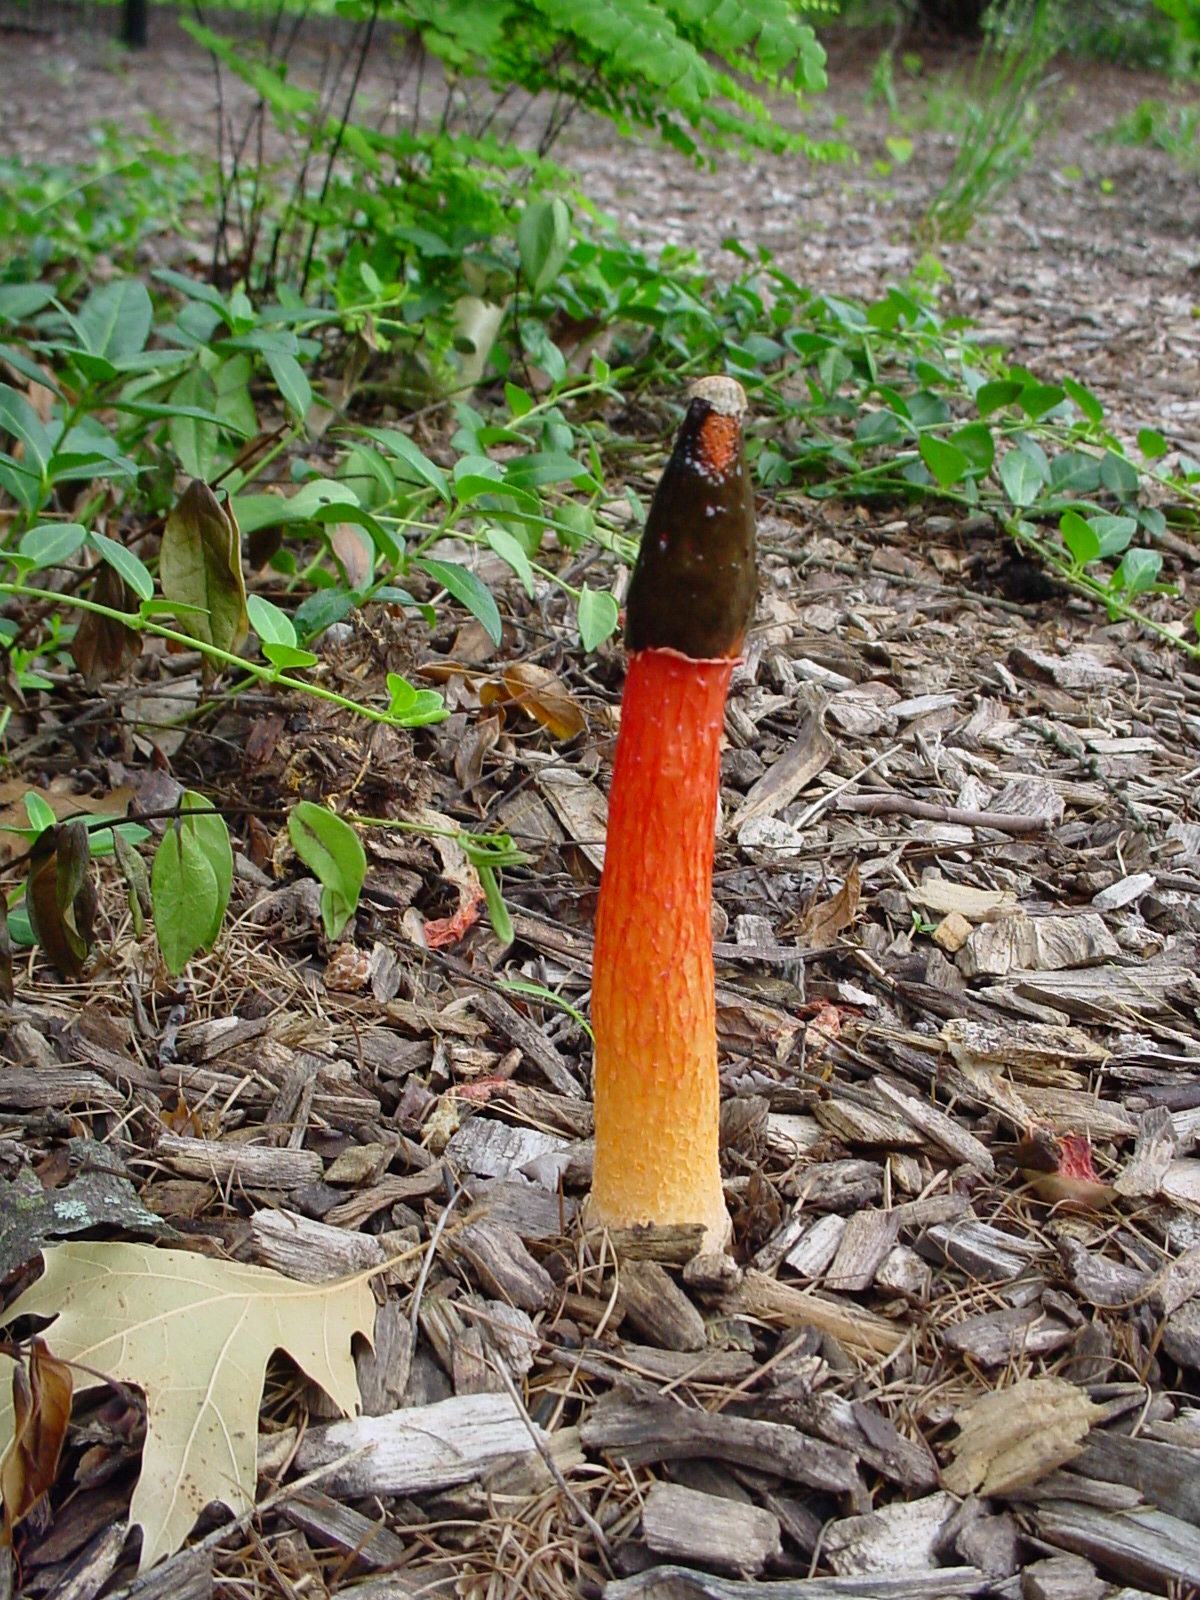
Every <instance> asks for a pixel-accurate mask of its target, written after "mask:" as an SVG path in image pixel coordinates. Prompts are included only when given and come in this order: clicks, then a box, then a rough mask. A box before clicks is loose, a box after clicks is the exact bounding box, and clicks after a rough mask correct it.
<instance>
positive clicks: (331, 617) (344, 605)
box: [292, 589, 357, 640]
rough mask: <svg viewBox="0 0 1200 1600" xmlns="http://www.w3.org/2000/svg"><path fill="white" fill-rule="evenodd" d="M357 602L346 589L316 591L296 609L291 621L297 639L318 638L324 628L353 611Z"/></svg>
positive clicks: (329, 626)
mask: <svg viewBox="0 0 1200 1600" xmlns="http://www.w3.org/2000/svg"><path fill="white" fill-rule="evenodd" d="M356 604H357V601H356V600H355V598H354V596H353V595H352V594H351V593H350V591H349V590H348V589H318V590H317V592H316V594H310V595H309V597H308V599H307V600H302V601H301V602H300V604H299V605H298V606H297V607H296V612H295V615H294V616H293V618H292V621H293V622H294V623H295V625H296V634H297V636H298V637H299V638H301V639H305V640H311V639H316V638H319V637H320V635H321V634H323V633H324V632H325V630H326V628H332V627H333V625H334V623H335V622H341V621H342V619H343V618H344V617H348V616H349V615H350V613H351V612H352V611H353V610H354V607H355V606H356Z"/></svg>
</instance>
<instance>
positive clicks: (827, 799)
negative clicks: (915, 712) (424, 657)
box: [795, 744, 900, 833]
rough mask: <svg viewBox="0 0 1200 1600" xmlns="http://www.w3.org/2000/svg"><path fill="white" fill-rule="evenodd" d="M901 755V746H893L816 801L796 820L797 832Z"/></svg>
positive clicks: (882, 751)
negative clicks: (876, 769)
mask: <svg viewBox="0 0 1200 1600" xmlns="http://www.w3.org/2000/svg"><path fill="white" fill-rule="evenodd" d="M899 753H900V746H899V745H898V744H894V745H892V746H891V748H890V749H888V750H881V751H880V752H879V754H878V755H877V756H876V757H875V759H874V760H873V761H868V762H867V764H866V766H865V767H863V768H862V769H861V770H860V771H858V772H856V773H854V774H853V775H852V776H851V777H849V778H847V779H846V780H845V782H844V783H839V784H838V786H837V788H836V789H831V790H830V791H829V793H828V794H823V795H822V796H821V798H820V799H819V800H814V801H813V803H812V805H810V806H809V807H808V808H807V810H805V811H802V812H801V813H800V815H799V816H798V817H797V818H796V823H795V827H796V832H797V833H799V832H800V830H801V829H803V828H807V827H808V825H809V823H810V822H815V821H816V819H817V818H818V817H819V816H820V815H821V813H822V811H824V810H825V807H826V806H828V805H830V804H832V802H833V801H834V800H836V799H837V798H838V796H839V795H842V794H845V792H846V790H847V789H851V788H853V787H854V785H855V784H856V783H859V782H860V781H861V780H862V779H863V778H865V777H866V775H867V773H868V772H872V771H874V769H875V768H876V767H878V766H881V765H882V764H883V762H885V761H887V760H888V759H889V757H891V756H895V755H899Z"/></svg>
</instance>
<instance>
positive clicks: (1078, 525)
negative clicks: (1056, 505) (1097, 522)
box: [1058, 511, 1100, 567]
mask: <svg viewBox="0 0 1200 1600" xmlns="http://www.w3.org/2000/svg"><path fill="white" fill-rule="evenodd" d="M1058 526H1059V531H1060V532H1061V534H1062V538H1063V543H1064V544H1065V545H1066V547H1067V549H1068V550H1069V551H1070V552H1071V559H1072V560H1073V561H1074V563H1075V565H1076V566H1077V567H1086V566H1087V565H1088V564H1089V563H1090V562H1092V561H1095V560H1097V559H1098V558H1099V555H1100V539H1099V537H1098V535H1097V534H1096V532H1095V530H1094V529H1093V528H1090V527H1089V526H1088V524H1087V523H1086V522H1085V521H1084V520H1083V518H1082V517H1081V516H1080V515H1079V513H1078V512H1077V511H1065V512H1064V513H1063V516H1062V519H1061V521H1060V522H1059V524H1058Z"/></svg>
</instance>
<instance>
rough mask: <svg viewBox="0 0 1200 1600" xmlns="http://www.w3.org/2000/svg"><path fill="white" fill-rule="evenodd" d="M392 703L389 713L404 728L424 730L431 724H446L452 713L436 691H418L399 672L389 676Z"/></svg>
mask: <svg viewBox="0 0 1200 1600" xmlns="http://www.w3.org/2000/svg"><path fill="white" fill-rule="evenodd" d="M387 686H388V694H389V695H390V697H391V703H390V705H389V706H388V711H389V713H390V714H391V716H392V719H393V720H394V721H395V722H396V723H398V724H399V725H400V727H402V728H423V727H425V726H427V724H429V723H431V722H445V720H446V718H447V717H448V716H449V715H450V713H449V712H448V711H447V710H446V706H445V702H444V701H443V700H442V697H441V695H440V694H438V692H437V690H436V689H418V688H417V687H416V686H415V685H414V684H411V683H409V681H408V679H407V678H402V677H401V676H400V674H399V673H398V672H389V673H388V675H387Z"/></svg>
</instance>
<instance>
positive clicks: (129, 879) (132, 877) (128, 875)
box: [92, 829, 154, 939]
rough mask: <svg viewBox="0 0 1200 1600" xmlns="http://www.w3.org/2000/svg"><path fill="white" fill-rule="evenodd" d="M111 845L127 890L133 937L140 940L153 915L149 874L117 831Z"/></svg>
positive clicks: (130, 845)
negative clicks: (149, 917) (147, 920)
mask: <svg viewBox="0 0 1200 1600" xmlns="http://www.w3.org/2000/svg"><path fill="white" fill-rule="evenodd" d="M112 845H113V853H114V855H115V856H116V858H117V866H118V867H119V868H120V870H121V876H122V877H123V878H124V880H125V886H126V888H127V889H128V890H129V914H130V916H131V917H132V918H133V933H134V937H135V938H137V939H140V938H141V937H142V934H143V933H144V932H145V928H146V918H147V917H148V916H152V915H153V914H154V896H153V894H152V892H151V889H150V874H149V873H148V872H147V871H146V863H145V862H144V861H143V860H142V858H141V856H140V855H139V854H138V852H137V850H136V849H135V848H134V846H133V845H132V844H130V842H129V841H128V839H126V838H125V837H124V835H123V834H122V832H121V831H120V830H119V829H118V831H117V832H116V833H115V834H113V835H112ZM92 853H93V855H94V854H95V853H96V841H95V839H93V840H92Z"/></svg>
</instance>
